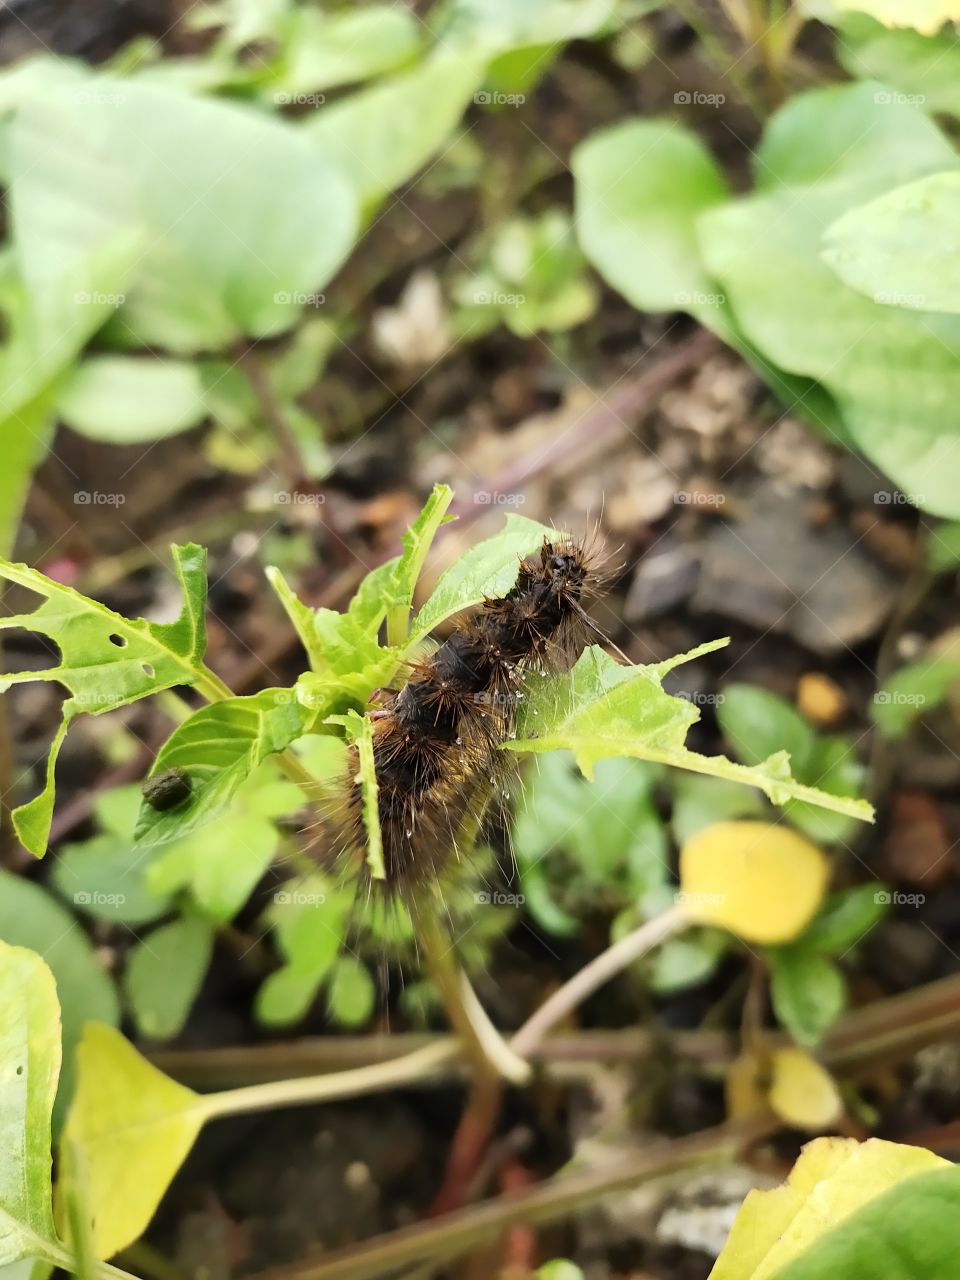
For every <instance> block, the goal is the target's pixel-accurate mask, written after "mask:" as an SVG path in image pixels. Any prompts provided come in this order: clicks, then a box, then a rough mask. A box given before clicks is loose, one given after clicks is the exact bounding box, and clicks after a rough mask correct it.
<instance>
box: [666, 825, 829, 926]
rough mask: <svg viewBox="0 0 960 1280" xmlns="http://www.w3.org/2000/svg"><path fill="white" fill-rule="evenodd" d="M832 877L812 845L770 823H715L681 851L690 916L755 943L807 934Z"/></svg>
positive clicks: (683, 886) (682, 895)
mask: <svg viewBox="0 0 960 1280" xmlns="http://www.w3.org/2000/svg"><path fill="white" fill-rule="evenodd" d="M827 878H828V866H827V860H826V858H825V857H824V855H823V853H822V852H821V850H820V849H818V848H817V846H816V845H815V844H812V843H811V841H809V840H807V839H805V838H804V837H803V836H801V835H798V834H797V832H795V831H791V830H790V829H789V828H788V827H785V826H783V825H775V824H773V823H768V822H750V821H742V822H717V823H714V824H713V826H710V827H705V828H704V829H703V830H702V831H699V832H697V834H696V835H694V836H692V837H691V838H690V839H689V840H688V841H687V843H686V844H685V845H684V846H683V849H682V850H681V852H680V901H681V902H682V904H683V906H684V909H685V910H686V912H687V913H688V915H690V916H691V917H692V918H693V919H695V920H698V921H702V922H703V923H705V924H713V925H720V926H721V927H722V928H724V929H729V930H730V931H731V933H735V934H737V935H738V936H739V937H741V938H746V939H747V940H748V941H750V942H761V943H766V944H773V943H779V942H789V941H790V940H791V939H792V938H795V937H797V935H798V934H800V933H802V932H803V930H804V929H805V928H806V926H807V924H809V922H810V921H811V920H812V919H813V917H814V915H815V914H816V912H817V909H818V908H819V906H820V903H821V902H822V901H823V895H824V891H825V890H826V886H827Z"/></svg>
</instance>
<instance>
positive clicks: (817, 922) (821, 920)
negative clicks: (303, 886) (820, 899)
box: [803, 880, 890, 956]
mask: <svg viewBox="0 0 960 1280" xmlns="http://www.w3.org/2000/svg"><path fill="white" fill-rule="evenodd" d="M889 902H890V894H889V891H888V890H887V889H886V886H885V885H883V884H881V883H880V882H879V881H876V880H875V881H874V882H873V883H872V884H859V885H855V886H854V887H853V888H852V889H842V890H840V892H839V893H834V894H831V896H830V897H829V898H828V899H827V900H826V902H825V903H824V904H823V906H822V907H821V908H820V911H819V913H818V914H817V916H816V918H815V919H814V921H813V923H812V924H811V925H810V928H809V929H808V930H807V931H806V933H805V934H804V935H803V947H804V949H805V950H807V951H817V952H820V953H821V954H823V955H832V956H833V955H840V956H842V955H844V954H845V953H846V952H847V951H849V950H850V949H851V948H852V947H855V946H856V945H857V943H858V942H860V941H861V940H862V939H863V938H865V937H866V936H867V934H868V933H869V932H870V930H871V929H872V928H873V927H874V925H876V924H877V923H878V922H879V921H880V920H881V919H882V918H883V916H884V915H885V914H886V912H887V908H888V906H889Z"/></svg>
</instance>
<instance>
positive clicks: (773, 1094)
mask: <svg viewBox="0 0 960 1280" xmlns="http://www.w3.org/2000/svg"><path fill="white" fill-rule="evenodd" d="M767 1100H768V1101H769V1103H770V1106H771V1107H772V1108H773V1110H774V1111H775V1112H776V1113H777V1115H778V1116H779V1117H780V1119H781V1120H785V1121H786V1122H787V1124H792V1125H793V1126H794V1128H796V1129H812V1130H818V1129H826V1128H828V1127H829V1126H830V1125H832V1124H836V1122H837V1120H838V1119H839V1118H840V1116H841V1115H842V1113H843V1100H842V1098H841V1097H840V1093H839V1090H838V1089H837V1085H836V1082H835V1081H834V1079H833V1076H831V1074H830V1072H829V1071H827V1070H826V1069H825V1068H824V1067H822V1066H821V1065H820V1063H819V1062H817V1060H816V1058H811V1056H810V1054H809V1053H805V1052H804V1051H803V1049H796V1048H789V1049H776V1050H774V1052H773V1053H772V1054H771V1057H770V1091H769V1093H768V1095H767Z"/></svg>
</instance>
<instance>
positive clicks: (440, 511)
mask: <svg viewBox="0 0 960 1280" xmlns="http://www.w3.org/2000/svg"><path fill="white" fill-rule="evenodd" d="M452 501H453V490H452V489H451V488H450V486H449V485H446V484H438V485H434V487H433V492H432V493H431V494H430V497H429V498H428V499H427V502H426V505H425V506H424V508H423V510H422V511H421V512H420V514H419V516H417V518H416V520H415V521H414V522H413V524H412V525H411V526H410V528H409V529H408V530H407V532H406V533H405V534H404V535H403V552H402V554H401V556H400V559H399V560H398V561H397V563H396V566H395V567H394V568H393V570H392V571H391V573H390V574H389V575H388V576H387V577H386V578H385V579H384V581H383V583H382V585H380V591H381V595H382V596H383V597H384V603H385V604H386V608H387V611H386V619H387V639H388V640H389V642H390V643H391V644H394V645H399V644H403V642H404V641H405V640H406V638H407V629H408V624H409V619H410V609H411V607H412V605H413V594H414V592H415V591H416V589H417V582H418V581H419V579H420V574H421V573H422V571H423V565H424V561H425V560H426V558H427V553H428V551H429V550H430V547H431V546H432V544H433V540H434V538H435V537H436V536H437V531H438V529H439V528H440V526H441V525H442V524H443V523H444V521H445V520H446V518H447V508H448V507H449V506H450V503H451V502H452ZM358 594H359V593H358Z"/></svg>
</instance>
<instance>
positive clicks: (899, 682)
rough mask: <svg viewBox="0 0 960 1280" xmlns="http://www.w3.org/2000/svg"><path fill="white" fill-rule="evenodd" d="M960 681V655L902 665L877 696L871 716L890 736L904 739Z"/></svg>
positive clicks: (875, 696)
mask: <svg viewBox="0 0 960 1280" xmlns="http://www.w3.org/2000/svg"><path fill="white" fill-rule="evenodd" d="M958 683H960V656H957V657H954V658H951V657H949V656H948V655H946V654H937V655H935V656H931V657H925V658H919V659H918V660H917V661H916V662H910V663H908V664H907V665H906V666H904V667H900V668H899V669H898V670H897V671H895V672H894V673H893V675H892V676H890V677H889V678H888V679H887V680H886V681H885V683H884V685H883V688H882V689H879V690H878V691H877V692H876V693H875V694H874V695H873V702H872V703H871V706H870V715H871V716H872V717H873V721H874V723H875V724H876V725H877V727H878V728H879V729H880V731H881V732H882V733H883V734H884V735H885V736H886V737H888V738H902V737H904V735H905V734H907V733H909V731H910V729H911V728H912V726H913V725H914V724H915V723H916V721H917V720H919V719H920V717H921V716H922V715H926V714H927V712H929V711H934V710H935V709H936V708H937V707H938V706H940V704H941V703H942V702H943V701H944V700H945V699H946V697H947V696H948V694H949V693H950V690H951V689H952V688H953V686H954V685H956V684H958Z"/></svg>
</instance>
